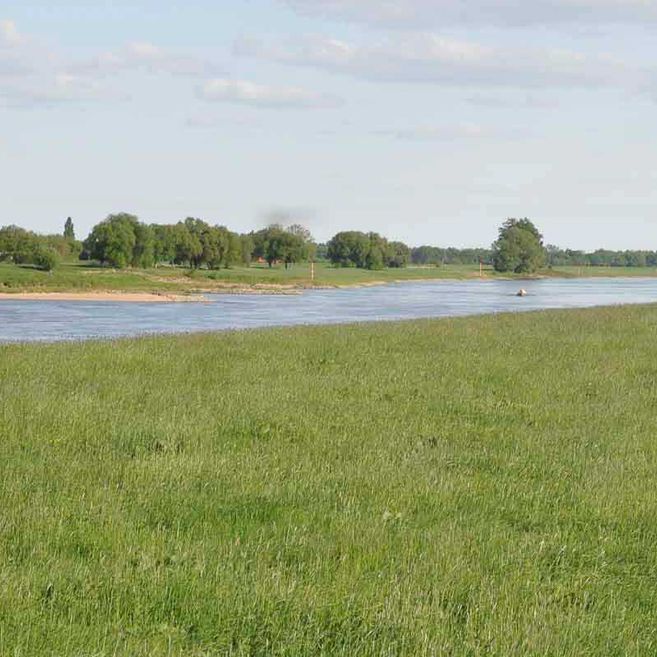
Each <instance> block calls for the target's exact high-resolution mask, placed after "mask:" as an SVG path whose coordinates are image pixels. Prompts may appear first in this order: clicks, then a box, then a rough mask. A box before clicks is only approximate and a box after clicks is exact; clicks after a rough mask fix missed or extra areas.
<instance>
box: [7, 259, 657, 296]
mask: <svg viewBox="0 0 657 657" xmlns="http://www.w3.org/2000/svg"><path fill="white" fill-rule="evenodd" d="M484 275H485V276H486V277H489V278H490V277H496V276H498V274H496V273H495V272H494V271H493V270H492V268H490V267H487V268H485V270H484ZM541 275H543V276H555V277H567V278H572V277H578V276H656V275H657V270H656V269H654V268H648V267H645V268H644V267H635V268H626V267H619V268H615V267H582V268H578V267H562V268H557V269H553V270H546V271H544V272H541ZM478 276H479V267H478V266H475V265H445V266H444V267H408V268H406V269H386V270H383V271H368V270H365V269H350V268H347V269H340V268H335V267H331V266H329V265H327V264H324V263H318V264H317V265H316V277H315V281H314V284H315V285H317V286H328V287H330V286H341V285H367V284H371V283H385V282H393V281H414V280H433V279H466V278H476V277H478ZM507 277H508V276H507ZM256 285H265V286H266V285H271V286H293V287H308V286H311V281H310V266H309V265H308V264H300V265H295V266H294V267H291V268H290V269H288V270H286V269H285V268H284V267H283V266H277V267H273V268H271V269H270V268H269V267H267V266H266V265H253V266H252V267H234V268H232V269H223V270H221V271H208V270H198V271H194V272H190V271H189V270H187V269H183V268H174V267H159V268H157V269H148V270H139V269H134V270H113V269H110V268H103V267H97V266H94V265H89V264H86V263H79V262H68V263H64V264H62V265H61V266H60V267H58V268H57V269H56V270H55V271H53V272H52V273H47V272H42V271H38V270H37V269H34V268H33V267H28V266H16V265H12V264H7V263H0V292H93V291H120V292H179V293H185V292H189V293H193V292H197V291H204V290H213V289H221V288H222V287H225V286H236V287H252V286H256Z"/></svg>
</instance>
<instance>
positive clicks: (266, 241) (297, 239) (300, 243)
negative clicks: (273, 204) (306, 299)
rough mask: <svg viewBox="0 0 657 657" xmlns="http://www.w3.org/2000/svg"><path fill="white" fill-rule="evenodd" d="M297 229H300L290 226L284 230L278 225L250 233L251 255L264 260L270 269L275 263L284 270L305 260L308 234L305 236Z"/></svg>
mask: <svg viewBox="0 0 657 657" xmlns="http://www.w3.org/2000/svg"><path fill="white" fill-rule="evenodd" d="M297 228H302V227H300V226H298V227H295V226H291V227H290V229H287V230H286V229H284V228H283V227H282V226H281V225H280V224H272V225H271V226H267V228H264V229H262V230H259V231H257V232H256V233H252V234H251V238H252V239H253V245H254V247H253V255H254V256H255V257H256V258H262V259H263V260H265V261H266V262H267V264H268V265H269V266H270V267H271V266H272V265H273V264H274V263H276V262H282V263H284V264H285V268H286V269H287V268H288V267H289V266H290V265H293V264H294V263H297V262H301V261H303V260H306V259H307V258H308V256H309V244H310V242H309V241H306V240H307V239H308V236H309V235H310V234H309V233H307V235H306V234H304V233H303V232H302V231H300V230H297ZM303 230H305V229H303ZM292 231H293V232H292ZM306 232H307V231H306Z"/></svg>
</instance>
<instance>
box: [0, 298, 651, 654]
mask: <svg viewBox="0 0 657 657" xmlns="http://www.w3.org/2000/svg"><path fill="white" fill-rule="evenodd" d="M181 353H184V355H185V357H184V358H181V357H180V354H181ZM655 362H657V308H655V307H632V308H622V309H621V308H616V309H597V310H585V311H568V312H544V313H532V314H526V315H525V314H522V315H502V316H490V317H482V318H468V319H455V320H446V321H428V320H427V321H418V322H410V323H397V324H376V325H362V326H349V327H314V328H311V327H307V328H295V329H280V330H279V329H276V330H266V331H255V332H237V333H229V334H222V335H195V336H185V337H159V338H148V339H139V340H127V341H119V342H116V343H110V342H88V343H81V344H58V345H12V346H2V347H0V399H2V404H1V405H0V435H2V436H3V439H2V441H0V464H1V465H0V468H1V473H0V474H1V476H0V496H1V498H2V500H3V504H2V505H0V527H2V532H0V564H2V565H1V566H0V568H1V574H2V576H1V577H0V618H1V619H2V632H0V654H3V655H43V656H44V657H53V656H54V655H96V656H97V657H110V656H111V655H116V656H118V657H123V656H127V655H130V656H131V657H145V656H147V655H148V656H152V655H165V654H170V655H177V656H179V657H199V656H200V655H235V656H241V655H244V656H246V655H295V656H298V657H301V656H304V655H308V656H311V655H312V656H313V657H314V656H315V655H359V656H363V657H368V656H370V657H378V656H379V655H399V656H409V657H410V656H413V657H422V656H429V655H438V654H449V655H453V656H454V657H459V656H463V657H465V656H466V655H479V654H486V655H491V656H500V657H502V656H504V657H513V656H518V657H520V656H522V657H527V656H530V655H575V654H578V655H583V654H586V655H591V656H601V657H602V656H604V657H607V656H608V655H628V654H634V655H647V654H652V653H654V651H655V646H656V645H657V630H656V629H655V628H657V589H656V588H655V586H654V578H653V576H652V575H651V573H653V572H654V570H655V567H656V564H655V561H656V558H657V557H656V556H655V555H656V553H655V550H654V546H655V543H656V542H657V522H656V521H655V520H656V517H657V496H656V495H655V493H654V491H655V490H656V489H657V480H656V479H657V475H656V472H655V469H654V467H653V463H654V462H655V460H656V459H657V442H656V441H655V440H654V412H653V408H654V385H653V383H654V379H655V373H654V365H653V364H654V363H655Z"/></svg>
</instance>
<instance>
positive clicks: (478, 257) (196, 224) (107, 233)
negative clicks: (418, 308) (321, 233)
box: [0, 213, 657, 292]
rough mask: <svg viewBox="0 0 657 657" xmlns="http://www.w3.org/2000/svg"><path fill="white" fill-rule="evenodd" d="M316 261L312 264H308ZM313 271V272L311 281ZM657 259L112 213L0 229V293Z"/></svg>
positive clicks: (518, 226)
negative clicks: (55, 226) (320, 237)
mask: <svg viewBox="0 0 657 657" xmlns="http://www.w3.org/2000/svg"><path fill="white" fill-rule="evenodd" d="M311 263H312V264H311ZM311 269H312V270H313V271H312V273H311ZM656 271H657V253H655V252H650V251H624V252H614V251H596V252H594V253H590V254H585V253H583V252H580V251H568V250H562V249H558V248H557V247H554V246H550V245H548V246H547V247H544V246H543V240H542V236H541V235H540V233H539V231H538V229H537V228H536V227H535V226H534V224H533V223H531V222H530V221H529V220H527V219H521V220H515V219H510V220H508V221H507V222H505V223H504V224H503V226H502V227H501V229H500V234H499V238H498V240H497V241H496V242H495V244H493V246H492V247H491V248H490V249H455V248H447V249H444V248H439V247H433V246H420V247H413V248H409V247H408V246H407V245H406V244H404V243H402V242H396V241H390V240H388V239H386V238H385V237H383V236H381V235H379V234H378V233H373V232H370V233H364V232H359V231H346V232H340V233H338V234H336V235H335V236H334V237H333V238H332V239H331V240H329V242H328V243H326V244H317V243H316V242H315V240H314V239H313V237H312V235H311V234H310V232H309V231H308V230H307V229H306V228H305V227H303V226H301V225H299V224H292V225H290V226H287V227H284V226H283V225H280V224H272V225H270V226H267V227H265V228H263V229H261V230H258V231H252V232H251V233H248V234H238V233H235V232H232V231H230V230H229V229H228V228H226V227H225V226H216V225H211V224H209V223H207V222H205V221H202V220H200V219H195V218H191V217H190V218H187V219H185V220H184V221H181V222H178V223H177V224H170V225H165V224H145V223H142V222H140V221H139V219H138V218H137V217H135V216H133V215H129V214H125V213H121V214H115V215H110V216H109V217H107V219H105V220H104V221H102V222H100V223H99V224H97V225H96V226H95V227H94V228H93V230H92V231H91V233H90V235H89V236H88V237H87V238H86V239H85V240H84V241H78V240H77V239H76V236H75V229H74V226H73V222H72V220H71V219H70V218H69V219H67V221H66V223H65V226H64V231H63V234H60V235H37V234H35V233H33V232H30V231H27V230H25V229H22V228H19V227H17V226H5V227H3V228H0V290H3V291H5V292H8V291H9V292H12V291H14V292H18V291H21V292H29V291H44V290H49V289H51V290H56V291H75V290H89V289H98V290H108V291H121V290H123V291H134V290H145V291H151V292H170V291H202V290H203V289H206V290H212V289H220V288H226V287H229V288H232V287H235V286H242V287H244V286H262V285H264V286H270V287H271V286H281V285H284V286H293V287H309V286H318V285H319V286H338V285H357V284H369V283H377V282H380V283H384V282H390V281H396V280H424V279H440V278H470V277H473V276H481V277H490V276H496V275H502V276H518V277H523V276H536V275H538V276H568V277H570V276H582V275H585V276H596V275H602V276H610V275H654V274H655V272H656Z"/></svg>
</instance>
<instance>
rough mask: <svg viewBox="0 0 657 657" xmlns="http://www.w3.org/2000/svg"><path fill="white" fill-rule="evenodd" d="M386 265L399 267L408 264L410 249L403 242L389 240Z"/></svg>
mask: <svg viewBox="0 0 657 657" xmlns="http://www.w3.org/2000/svg"><path fill="white" fill-rule="evenodd" d="M388 249H389V254H388V263H387V264H388V267H395V268H401V267H406V266H408V262H409V260H410V258H411V250H410V249H409V248H408V246H406V244H404V243H403V242H390V243H389V245H388Z"/></svg>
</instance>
